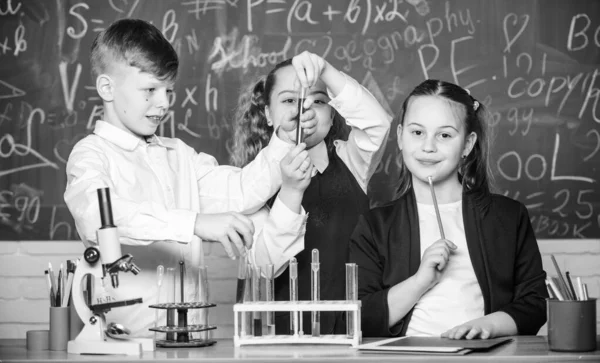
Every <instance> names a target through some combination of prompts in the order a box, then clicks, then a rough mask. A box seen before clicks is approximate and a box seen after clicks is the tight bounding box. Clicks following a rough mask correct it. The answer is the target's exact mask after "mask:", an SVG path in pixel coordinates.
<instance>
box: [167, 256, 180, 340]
mask: <svg viewBox="0 0 600 363" xmlns="http://www.w3.org/2000/svg"><path fill="white" fill-rule="evenodd" d="M175 286H176V283H175V268H174V267H167V272H166V273H165V290H166V297H165V302H167V303H174V302H175ZM176 325H177V324H176V323H175V309H167V326H176ZM167 340H175V333H167Z"/></svg>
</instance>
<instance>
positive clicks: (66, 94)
mask: <svg viewBox="0 0 600 363" xmlns="http://www.w3.org/2000/svg"><path fill="white" fill-rule="evenodd" d="M598 14H600V3H599V2H588V1H580V2H565V1H561V0H547V1H544V3H543V6H542V5H541V3H540V2H522V1H520V0H456V1H425V0H329V1H321V0H249V1H239V0H180V1H155V0H106V1H90V0H77V1H71V2H63V1H56V2H54V1H52V2H51V1H35V0H0V24H1V25H0V162H1V165H2V167H1V168H0V239H2V240H20V239H25V240H32V239H37V240H60V239H67V240H70V239H78V238H79V237H78V235H77V232H76V228H75V225H74V222H73V220H72V218H71V217H70V215H69V212H68V210H67V209H66V207H65V205H64V201H63V197H62V194H63V192H64V188H65V183H66V176H65V170H64V169H65V164H66V161H67V159H68V156H69V152H70V151H71V149H72V147H73V145H74V144H75V143H77V142H78V141H79V140H81V139H82V138H83V137H85V136H86V135H88V134H89V133H91V132H92V131H93V129H94V125H95V122H96V121H97V120H99V119H101V118H102V114H103V107H102V103H101V99H100V97H99V96H98V94H97V92H96V88H95V80H93V79H91V76H90V69H89V60H88V52H89V48H90V45H91V42H92V40H93V39H94V37H95V36H96V35H97V34H98V32H100V31H102V30H104V29H105V28H106V27H107V26H108V25H109V24H110V23H112V22H113V21H115V20H117V19H121V18H124V17H136V18H141V19H145V20H148V21H150V22H152V23H153V24H154V25H156V26H157V27H158V28H159V29H160V30H161V31H162V32H163V34H164V35H165V37H166V38H167V39H168V40H169V41H170V42H171V43H172V44H173V46H174V48H175V49H176V51H177V52H178V55H179V57H180V70H179V77H178V81H177V84H176V87H175V91H174V92H173V93H172V94H171V95H170V99H169V103H170V109H169V112H168V114H167V116H166V118H165V120H164V121H163V123H162V124H161V126H160V128H159V130H158V133H159V134H160V135H162V136H168V137H177V138H181V139H182V140H183V141H185V142H186V143H188V144H190V145H192V146H193V147H194V148H195V149H196V150H197V151H199V152H207V153H209V154H211V155H214V156H215V157H216V158H217V160H218V161H219V162H220V163H228V160H229V152H230V148H231V142H232V140H231V137H232V132H231V131H232V130H231V129H232V120H233V115H234V114H235V107H236V104H237V100H238V97H239V95H240V92H242V90H243V89H245V87H246V86H247V85H248V84H249V83H251V82H253V81H256V79H257V78H258V77H259V76H260V75H263V74H265V73H266V72H268V70H269V69H270V68H271V67H272V66H274V65H275V64H277V63H278V62H280V61H282V60H284V59H287V58H290V57H292V56H293V55H294V54H297V53H300V52H302V51H305V50H308V51H311V52H315V53H317V54H319V55H321V56H322V57H324V58H325V59H327V60H328V61H329V62H331V63H332V64H334V65H335V66H336V67H337V68H338V69H340V70H343V71H344V72H346V73H348V74H350V75H351V76H352V77H354V78H355V79H357V80H358V81H359V82H361V83H362V84H363V85H365V87H367V88H368V89H369V90H370V91H371V92H372V93H373V94H374V95H375V97H376V98H377V99H378V100H379V101H380V102H381V103H382V105H383V106H384V107H385V108H386V110H388V111H389V112H390V113H393V114H395V115H398V112H399V110H400V108H401V104H402V102H403V100H404V98H405V97H406V95H407V94H408V93H409V92H410V90H411V89H412V88H413V87H414V86H415V85H416V84H418V83H420V82H421V81H422V80H423V79H425V78H438V79H444V80H448V81H451V82H454V83H457V84H460V85H461V86H463V87H465V88H468V89H469V90H470V91H471V93H472V94H473V95H474V96H475V97H477V99H478V100H479V101H480V102H481V103H483V104H485V105H486V106H488V108H489V109H490V117H489V126H490V128H491V129H492V131H493V134H494V153H493V155H492V168H493V170H494V172H495V174H496V186H497V191H498V192H499V193H502V194H505V195H508V196H510V197H512V198H516V199H518V200H520V201H521V202H523V203H524V204H525V205H526V206H527V208H528V211H529V213H530V215H531V219H532V223H533V228H534V230H535V233H536V235H537V236H538V237H539V238H598V237H600V190H599V189H598V187H597V184H598V182H599V181H600V170H599V169H598V168H599V167H598V166H597V165H600V110H599V103H600V83H599V82H600V80H599V79H600V77H599V76H600V74H599V69H600V17H599V16H598ZM396 125H397V124H396V123H395V124H394V125H393V128H392V132H391V133H390V136H389V139H388V141H387V143H386V145H385V153H384V156H383V159H382V161H381V163H380V164H379V165H378V166H377V171H376V174H375V176H374V178H373V180H372V181H371V184H370V186H369V193H370V196H371V197H372V199H373V203H374V204H379V203H383V202H386V201H388V200H390V199H392V198H393V197H394V193H395V181H396V179H397V178H398V170H399V167H400V159H399V157H398V152H397V146H396V135H395V127H396Z"/></svg>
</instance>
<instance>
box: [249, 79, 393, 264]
mask: <svg viewBox="0 0 600 363" xmlns="http://www.w3.org/2000/svg"><path fill="white" fill-rule="evenodd" d="M343 74H344V73H343ZM344 77H345V78H346V83H345V85H344V87H343V88H342V91H341V92H340V93H339V94H338V95H337V96H336V97H333V98H332V99H331V101H330V102H329V104H330V105H331V106H332V107H334V108H335V109H336V110H337V111H338V113H339V114H340V115H342V117H344V118H345V119H346V123H347V124H348V125H350V126H351V127H352V130H351V131H350V134H349V135H348V141H344V140H335V141H334V144H335V147H336V152H337V154H338V156H339V157H340V159H342V161H343V162H344V164H346V166H347V167H348V169H349V170H350V172H351V173H352V175H353V176H354V178H355V179H356V181H357V182H358V183H359V185H360V187H361V188H362V190H363V191H364V192H365V193H366V192H367V186H368V184H369V180H370V179H371V177H372V176H373V174H374V172H375V169H376V168H377V165H378V164H379V161H380V160H381V157H382V156H383V152H384V149H385V148H384V147H382V145H383V144H384V143H385V141H386V139H387V137H388V134H389V130H390V126H391V121H392V117H391V116H390V115H389V114H388V113H387V112H386V111H385V109H384V108H383V107H382V106H381V105H380V104H379V102H377V100H376V99H375V97H374V96H373V95H372V94H371V93H370V92H369V91H368V90H367V89H366V88H364V87H363V86H361V85H360V84H359V83H358V82H357V81H356V80H354V79H353V78H352V77H350V76H348V75H346V74H344ZM330 96H331V95H330ZM308 154H309V156H310V159H311V161H312V163H313V164H314V166H315V169H314V173H315V174H316V173H317V172H319V173H323V172H324V171H325V169H327V166H329V156H328V154H327V146H326V145H325V142H324V141H323V142H321V143H319V144H318V145H316V146H314V147H313V148H311V149H310V150H309V151H308ZM315 174H313V176H314V175H315ZM278 201H279V198H276V201H275V203H274V204H273V207H272V209H271V211H270V213H268V210H265V209H263V210H262V211H261V212H260V213H257V216H255V218H256V219H257V223H258V225H263V228H259V227H258V226H257V223H255V227H256V233H255V239H254V241H255V242H254V245H253V248H252V249H251V251H250V252H251V253H250V257H251V259H250V260H251V262H252V263H253V265H255V266H257V265H258V266H261V267H262V266H265V265H267V264H273V265H274V270H275V275H279V274H281V273H282V272H283V271H284V270H285V268H286V266H287V263H288V261H289V259H290V258H292V257H294V256H296V255H297V254H298V253H300V252H301V251H302V250H304V235H305V233H306V220H307V218H308V216H307V215H306V213H305V212H304V210H302V212H301V214H296V213H293V212H292V211H290V210H289V208H287V207H286V206H285V204H283V203H281V202H279V203H278ZM294 216H295V218H293V217H294ZM274 217H279V218H278V220H277V221H276V220H273V219H272V218H274ZM253 220H254V219H253ZM284 228H285V229H284ZM293 233H298V235H297V236H296V238H292V237H293ZM259 234H262V236H260V235H259ZM259 244H265V248H263V249H262V250H263V251H268V255H260V254H257V253H256V251H257V249H256V248H255V246H257V245H259Z"/></svg>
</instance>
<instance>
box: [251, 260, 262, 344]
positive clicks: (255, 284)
mask: <svg viewBox="0 0 600 363" xmlns="http://www.w3.org/2000/svg"><path fill="white" fill-rule="evenodd" d="M252 301H260V267H255V268H254V269H252ZM260 314H261V312H260V311H253V312H252V323H253V325H252V327H253V329H252V335H254V336H255V337H260V336H262V319H261V315H260Z"/></svg>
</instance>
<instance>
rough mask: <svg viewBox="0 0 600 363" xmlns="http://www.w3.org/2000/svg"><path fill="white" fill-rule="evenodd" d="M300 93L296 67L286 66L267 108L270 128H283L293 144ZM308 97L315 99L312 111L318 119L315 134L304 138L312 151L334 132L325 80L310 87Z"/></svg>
mask: <svg viewBox="0 0 600 363" xmlns="http://www.w3.org/2000/svg"><path fill="white" fill-rule="evenodd" d="M299 94H300V84H299V82H297V76H296V71H295V70H294V68H293V67H292V66H286V67H282V68H280V69H279V70H277V72H276V81H275V84H274V86H273V88H272V90H271V95H270V97H269V104H268V105H267V106H266V107H265V114H266V115H267V122H268V124H269V125H270V126H272V127H274V128H275V129H277V127H279V126H281V127H282V129H283V130H285V131H287V132H288V133H289V136H290V138H291V139H292V140H294V141H295V140H296V124H297V122H296V119H294V116H295V115H297V110H298V105H297V101H298V97H299ZM306 96H307V97H311V98H312V99H313V100H314V103H313V104H312V105H311V106H310V109H311V110H313V111H314V112H315V118H316V120H317V129H316V132H315V133H313V134H312V135H310V136H308V137H306V138H305V139H304V142H305V143H306V147H307V148H309V149H310V148H311V147H313V146H315V145H317V144H319V143H320V142H321V141H323V140H324V139H325V136H327V134H328V133H329V129H331V125H332V123H333V114H334V113H333V109H332V108H331V106H329V104H328V102H329V101H330V99H329V96H328V95H327V88H326V86H325V83H323V81H321V80H319V81H318V82H317V84H316V85H315V86H313V87H311V88H309V90H308V92H307V94H306Z"/></svg>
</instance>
